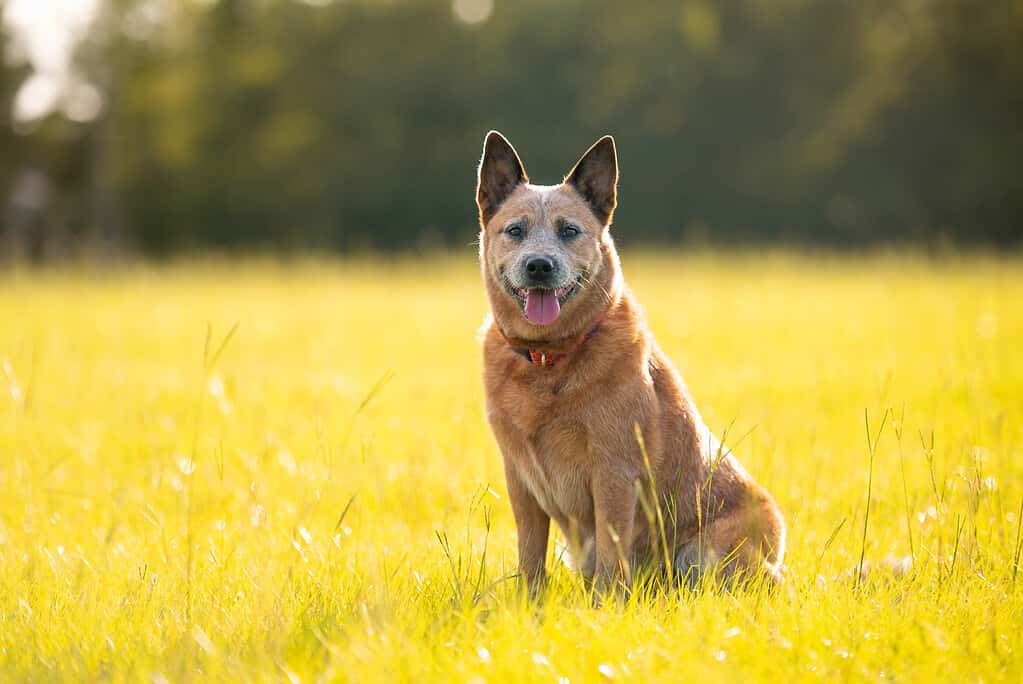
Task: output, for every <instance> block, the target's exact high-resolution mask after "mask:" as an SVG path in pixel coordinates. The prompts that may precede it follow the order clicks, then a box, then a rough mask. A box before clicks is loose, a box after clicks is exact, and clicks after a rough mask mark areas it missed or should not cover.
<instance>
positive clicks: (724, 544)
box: [675, 485, 785, 587]
mask: <svg viewBox="0 0 1023 684" xmlns="http://www.w3.org/2000/svg"><path fill="white" fill-rule="evenodd" d="M784 553H785V523H784V521H783V520H782V517H781V514H780V513H779V511H778V508H777V506H776V505H775V503H774V501H773V500H772V499H771V498H770V496H769V495H767V493H766V492H764V491H763V490H762V489H760V488H759V487H756V486H755V485H754V489H753V490H752V491H751V492H750V496H749V497H748V498H747V499H746V500H745V501H744V502H743V503H742V504H741V505H739V506H737V507H735V508H733V509H732V510H731V511H729V512H728V513H726V514H724V515H721V516H718V517H717V518H715V519H714V520H712V521H710V522H708V523H707V526H706V527H705V528H704V529H703V530H702V533H701V534H699V535H697V537H696V538H695V539H693V540H691V541H689V542H687V543H686V544H683V545H682V546H681V547H680V548H679V550H678V551H677V552H676V554H675V569H676V572H677V574H678V577H679V578H681V579H682V580H683V581H685V582H686V583H687V584H688V585H689V586H690V587H696V586H697V585H698V584H699V583H700V580H701V578H702V576H703V575H705V574H708V573H709V574H713V575H714V576H716V577H717V578H718V579H719V580H721V581H722V583H723V584H726V585H729V584H733V583H745V582H749V581H754V580H756V579H757V578H758V577H761V576H762V577H763V578H764V581H765V582H766V583H768V584H770V585H772V586H773V585H777V584H780V583H781V582H782V581H783V578H782V574H781V569H782V558H783V557H784Z"/></svg>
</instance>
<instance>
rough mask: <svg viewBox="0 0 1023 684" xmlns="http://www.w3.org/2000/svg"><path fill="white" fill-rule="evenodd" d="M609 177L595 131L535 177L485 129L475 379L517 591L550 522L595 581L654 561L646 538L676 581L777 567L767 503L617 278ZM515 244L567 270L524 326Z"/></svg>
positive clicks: (536, 581) (535, 578)
mask: <svg viewBox="0 0 1023 684" xmlns="http://www.w3.org/2000/svg"><path fill="white" fill-rule="evenodd" d="M516 165H517V166H518V168H515V167H516ZM616 183H617V160H616V157H615V151H614V142H613V140H611V139H610V138H603V139H602V140H601V141H598V143H597V144H596V145H594V147H593V148H591V149H590V151H589V152H587V153H586V154H585V155H584V156H583V158H582V159H581V160H580V162H579V163H578V164H577V166H576V168H575V169H574V170H573V172H572V173H570V175H569V177H568V178H567V179H566V182H564V183H562V184H560V185H556V186H547V187H545V186H535V185H530V184H529V183H528V177H527V176H526V174H525V170H524V169H523V168H522V167H521V162H520V161H519V160H518V156H517V155H516V154H515V152H514V150H513V149H512V148H511V145H510V144H508V143H507V141H506V140H505V139H504V138H503V137H501V136H500V134H497V133H495V132H492V133H491V134H490V135H489V136H488V138H487V142H486V145H485V148H484V158H483V161H482V162H481V164H480V182H479V186H478V188H477V200H478V203H479V206H480V224H481V233H480V262H481V269H482V273H483V281H484V284H485V286H486V291H487V295H488V298H489V300H490V306H491V311H492V316H491V317H488V320H487V322H486V323H484V328H483V359H484V370H483V382H484V386H485V390H486V404H487V418H488V420H489V422H490V425H491V427H492V429H493V432H494V435H495V437H496V438H497V442H498V445H499V446H500V449H501V453H502V455H503V457H504V465H505V475H506V479H507V484H508V493H509V496H510V499H511V504H512V509H513V512H514V516H515V522H516V526H517V529H518V537H519V544H518V545H519V569H520V572H521V573H522V574H523V575H524V576H525V578H526V579H527V581H528V584H529V586H530V588H531V589H533V590H534V591H535V590H536V589H538V588H539V587H540V586H541V584H542V581H543V579H544V573H545V568H544V565H545V559H546V555H547V544H548V536H549V530H550V521H551V519H553V520H554V522H555V523H556V524H557V525H558V527H560V528H561V530H562V532H563V533H564V535H565V537H566V539H567V541H568V543H569V545H570V548H572V549H573V552H574V554H575V556H576V561H577V564H578V567H580V568H581V569H582V571H583V573H584V574H585V575H586V576H587V577H592V578H594V579H595V581H596V585H597V587H598V588H599V589H601V590H604V589H608V588H611V587H613V586H614V585H615V584H617V583H619V582H622V583H624V584H626V585H627V584H628V581H629V578H630V570H631V569H632V568H633V567H635V565H636V564H637V563H641V564H663V560H662V559H663V558H664V557H665V552H664V548H663V545H662V544H661V543H660V539H661V538H662V537H663V538H664V539H666V540H667V546H668V552H669V553H668V555H669V556H670V562H671V563H673V564H674V565H675V566H676V569H677V570H678V572H679V573H680V575H681V574H687V575H688V577H689V578H690V579H693V578H694V577H697V576H699V575H700V574H702V573H704V572H706V571H708V570H711V569H713V570H715V571H719V572H721V573H723V574H724V575H725V576H726V577H731V576H738V577H749V576H753V575H755V574H757V573H760V572H763V574H764V575H765V576H766V577H767V578H769V579H770V580H778V579H779V578H780V570H781V567H782V557H783V554H784V546H785V526H784V522H783V520H782V516H781V513H780V512H779V510H778V508H777V506H776V505H775V503H774V501H773V499H772V498H771V496H770V495H769V494H768V493H767V492H766V491H765V490H764V489H763V488H762V487H760V486H759V485H758V484H756V483H755V482H754V481H753V479H752V478H751V477H750V476H749V475H748V474H747V473H746V471H745V470H744V469H743V468H742V466H741V465H739V463H738V461H737V460H736V459H735V457H734V456H733V455H732V454H731V453H730V452H728V451H727V449H725V448H724V447H721V446H720V445H719V443H718V442H717V440H716V438H714V437H713V435H711V434H710V433H709V431H708V430H707V428H706V426H704V424H703V422H702V420H701V419H700V416H699V413H698V412H697V411H696V408H695V407H694V405H693V402H692V400H691V399H690V397H689V395H688V393H687V391H686V387H685V385H684V383H683V381H682V379H681V377H679V375H678V373H677V372H676V371H675V369H674V368H673V367H672V365H671V363H670V361H669V360H668V359H667V358H666V357H665V356H664V354H663V353H662V352H661V350H660V349H659V348H658V347H657V344H656V343H655V341H654V338H653V335H652V334H651V332H650V330H649V329H648V327H647V325H646V322H645V320H644V318H643V314H642V312H641V310H640V308H639V306H638V304H637V303H636V301H635V299H634V297H633V295H632V293H631V292H630V291H629V289H628V287H626V285H625V283H624V281H623V279H622V274H621V268H620V265H619V261H618V255H617V253H616V252H615V247H614V242H613V240H612V238H611V235H610V231H609V229H608V225H609V224H610V219H611V216H612V213H613V211H614V205H615V201H616V196H615V186H616ZM565 221H568V222H570V223H571V224H572V225H573V226H575V227H578V228H579V229H580V230H581V233H580V235H579V236H578V237H575V238H574V239H571V240H568V241H566V240H563V239H559V238H558V233H557V226H558V225H563V223H564V222H565ZM515 222H522V225H523V226H528V233H529V238H528V239H526V240H522V239H520V240H515V239H512V238H510V237H509V236H508V234H507V233H506V232H505V231H506V229H507V226H508V225H509V224H510V223H515ZM523 250H532V251H537V250H541V251H542V252H543V253H544V254H549V255H551V256H552V258H553V259H556V260H558V261H559V263H560V264H563V265H564V268H565V270H566V271H567V272H569V273H570V274H572V275H575V274H577V275H578V277H579V279H580V280H579V282H580V283H582V285H581V287H580V288H579V289H578V290H577V291H576V293H575V294H574V295H572V296H571V297H570V298H569V299H568V300H566V301H565V303H564V304H563V306H562V310H561V314H560V315H559V316H558V318H557V319H556V320H555V321H554V322H553V323H551V324H550V325H547V326H540V325H534V324H532V323H530V322H529V321H528V320H527V319H526V318H525V316H524V315H523V305H522V304H521V303H520V302H519V301H518V300H517V299H516V298H515V297H514V296H513V295H512V294H511V293H510V292H509V291H508V287H507V286H506V281H507V280H508V279H509V278H511V277H514V272H513V271H512V269H514V268H516V264H517V263H518V260H520V259H521V257H522V251H523ZM509 273H512V275H511V276H510V275H509ZM598 319H602V322H601V324H600V326H599V328H598V329H597V331H596V333H595V334H593V336H592V337H591V338H590V339H588V340H585V341H584V339H585V335H586V333H587V332H588V331H589V330H590V329H591V327H592V326H593V323H594V322H595V321H597V320H598ZM514 347H528V348H531V349H535V350H538V351H552V352H557V351H562V352H563V351H568V352H569V353H568V355H567V356H565V357H564V358H563V359H562V360H561V361H560V362H559V363H558V364H557V365H556V366H554V367H549V368H548V367H537V366H534V365H532V364H531V363H530V362H529V361H528V360H527V359H525V358H523V356H522V355H521V354H519V353H517V352H516V351H515V350H514ZM636 425H638V426H639V429H640V431H641V434H642V437H643V441H644V443H645V448H646V453H647V456H648V459H649V470H648V467H647V465H646V463H645V462H644V457H643V451H642V450H641V448H640V445H639V442H638V440H637V437H636V433H635V428H634V426H636ZM651 475H652V478H651V477H650V476H651ZM651 492H656V500H657V502H658V505H659V507H660V510H661V516H662V518H663V520H664V533H663V535H662V534H661V532H660V530H659V529H658V528H659V527H660V525H659V524H657V523H656V520H657V516H656V515H654V514H653V510H654V509H653V507H652V506H651V505H650V503H651V502H652V501H653V500H654V498H653V496H651V494H650V493H651ZM644 501H645V504H646V505H644Z"/></svg>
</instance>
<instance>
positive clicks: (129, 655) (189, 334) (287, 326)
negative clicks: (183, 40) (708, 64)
mask: <svg viewBox="0 0 1023 684" xmlns="http://www.w3.org/2000/svg"><path fill="white" fill-rule="evenodd" d="M623 258H624V267H625V272H626V276H627V279H628V281H629V282H630V283H631V284H632V286H633V289H634V290H635V291H636V293H637V295H638V296H639V298H640V300H641V301H642V302H643V304H644V305H645V307H646V310H647V313H648V316H649V320H650V324H651V326H652V328H653V330H654V331H655V333H656V334H657V336H658V340H659V342H660V344H661V346H662V347H663V348H664V349H665V351H666V352H668V354H669V355H670V356H671V357H672V358H673V359H674V361H675V362H676V364H677V366H678V367H679V369H680V371H681V372H682V373H683V375H684V377H685V378H686V380H687V381H688V383H689V387H690V390H691V391H692V393H693V395H694V396H695V398H696V400H697V402H698V405H699V407H700V409H701V410H702V412H703V413H704V417H705V418H706V419H707V420H708V421H709V422H710V424H711V426H712V427H714V428H715V429H717V430H718V432H719V433H720V432H723V431H724V430H725V429H726V428H727V429H728V431H729V434H730V435H735V436H741V435H745V434H746V433H749V434H748V436H746V437H745V438H744V439H742V441H741V443H739V444H737V450H738V452H739V454H740V457H741V459H742V460H743V462H744V463H745V464H746V466H747V467H748V469H749V470H750V471H751V472H752V473H753V474H754V475H755V477H757V478H758V479H759V480H760V481H761V482H762V483H763V484H765V485H766V486H767V487H768V488H769V489H770V490H771V491H772V492H773V493H774V495H775V496H776V498H777V499H778V502H779V504H780V505H781V507H782V509H783V511H784V512H785V514H786V517H787V519H788V522H789V526H790V527H789V530H790V532H789V555H788V559H787V561H788V566H789V569H788V583H787V585H786V586H785V587H784V589H783V590H781V591H779V592H776V593H775V594H773V595H770V594H765V593H763V592H751V593H737V594H729V593H727V592H726V593H720V592H705V593H701V594H697V595H694V594H690V593H674V592H667V593H666V592H663V591H658V590H644V591H638V592H637V593H636V594H635V595H634V596H633V597H632V598H631V599H630V600H629V601H628V602H627V603H624V604H615V603H610V604H605V605H604V606H603V607H601V608H599V609H598V608H593V607H591V604H592V602H591V601H590V600H589V597H588V596H587V595H586V590H585V588H584V587H582V586H580V583H579V581H578V579H577V578H576V577H575V576H574V575H572V574H571V573H569V572H567V571H564V570H557V569H556V570H555V571H554V573H553V578H552V585H551V587H550V590H549V592H548V595H547V597H546V599H545V601H544V602H543V603H542V604H541V605H539V606H537V605H530V604H528V603H527V602H525V601H524V600H522V598H521V597H520V595H519V594H518V593H517V591H516V588H517V583H516V581H515V579H514V578H513V577H512V575H513V573H514V569H515V553H514V548H515V535H514V526H513V522H512V516H511V511H510V508H509V505H508V502H507V499H506V496H505V488H504V482H503V475H502V468H501V463H500V457H499V455H498V453H497V449H496V446H495V444H494V442H493V439H492V437H491V436H490V433H489V431H488V429H487V427H486V424H485V420H484V416H483V407H482V389H481V386H480V380H479V370H480V357H479V349H478V346H477V342H476V339H475V331H476V328H477V327H478V325H479V323H480V321H481V319H482V317H483V314H484V312H485V308H486V303H485V300H484V297H483V295H482V292H481V288H480V285H479V282H478V277H479V276H478V273H477V270H476V266H475V262H474V258H473V255H472V254H471V253H470V252H469V251H467V252H466V253H465V254H463V255H458V256H455V257H445V258H437V259H430V260H424V261H412V260H399V261H394V262H383V261H372V260H361V261H349V262H345V261H340V262H295V263H291V264H284V265H280V264H274V263H271V262H269V261H246V262H244V263H242V264H230V263H217V262H208V263H200V264H191V265H186V264H182V265H178V266H171V267H164V268H141V267H136V268H127V269H115V270H114V271H113V272H102V271H98V270H82V269H78V270H66V269H65V270H56V271H46V272H41V273H31V272H28V271H24V270H16V271H13V272H9V273H7V274H6V275H0V321H2V323H0V364H2V369H0V678H2V679H4V680H27V679H31V680H39V681H45V680H53V679H74V680H97V679H113V680H146V681H164V680H166V681H174V682H176V681H182V680H187V679H203V680H208V679H215V680H231V681H234V680H239V679H246V680H247V679H255V680H264V681H274V680H279V679H292V680H294V681H299V680H300V681H303V682H313V681H324V680H332V679H338V680H342V681H345V680H352V681H373V680H379V681H394V680H415V681H433V680H440V681H464V682H468V681H476V682H479V681H483V680H486V681H506V680H512V681H533V680H536V681H557V680H558V678H565V679H566V680H568V681H572V682H582V681H594V680H600V679H604V678H607V679H629V678H632V679H635V680H637V681H649V680H651V679H655V678H664V679H666V680H669V679H671V680H677V679H678V678H679V677H680V676H686V677H699V676H701V675H706V676H707V677H711V678H712V679H710V680H709V681H752V680H766V681H772V682H775V683H777V682H788V681H794V680H797V679H800V678H809V679H816V678H821V677H829V678H846V677H854V678H867V679H897V680H902V681H925V680H941V681H967V680H970V681H974V680H984V681H993V680H1007V681H1018V680H1019V678H1020V676H1021V671H1023V668H1021V666H1020V656H1019V655H1018V654H1019V653H1020V652H1021V649H1023V634H1021V631H1020V625H1021V624H1023V598H1021V592H1023V577H1018V574H1019V573H1018V563H1019V555H1020V548H1021V547H1020V544H1021V539H1020V517H1019V516H1020V513H1021V502H1023V353H1021V351H1020V350H1021V349H1023V262H1020V261H1019V260H1018V259H1006V260H999V259H995V258H990V257H972V258H968V259H948V258H945V259H941V260H937V261H931V260H927V259H925V258H922V257H893V256H884V257H866V256H865V257H855V258H853V257H850V258H838V257H830V256H827V257H816V258H814V257H806V256H794V255H785V254H781V255H766V256H752V255H745V256H740V257H736V258H734V259H730V258H728V257H726V256H725V255H714V254H705V255H685V254H671V255H650V254H647V255H643V254H633V253H630V252H628V251H627V252H625V254H624V255H623ZM235 325H237V326H238V327H237V332H236V333H235V334H234V335H233V336H232V337H231V338H230V339H228V340H227V342H226V344H224V345H223V349H222V350H220V347H221V344H222V343H223V342H224V340H225V337H226V336H228V334H229V332H230V331H231V330H232V329H233V327H234V326H235ZM207 334H209V340H208V342H207ZM218 350H220V351H219V354H218ZM865 416H866V418H867V419H868V420H869V422H870V431H871V436H870V443H869V445H868V439H867V430H866V425H865V420H864V418H865ZM882 421H883V422H882ZM729 426H730V427H729ZM877 435H879V437H877V441H876V447H875V448H874V455H873V467H872V482H871V499H870V507H869V519H867V520H865V517H866V511H867V489H868V488H867V482H868V473H869V471H870V470H871V468H870V463H871V455H870V453H871V447H873V446H874V440H875V436H877ZM861 551H862V554H863V557H864V558H865V561H866V563H867V564H868V565H870V564H872V563H873V564H875V565H876V564H877V562H878V561H882V560H883V559H884V558H885V557H888V556H893V557H902V556H906V555H910V554H912V555H913V556H914V557H915V567H914V570H913V571H912V572H910V573H909V574H907V575H905V576H903V577H897V576H893V575H892V574H891V573H888V572H886V571H884V570H880V571H877V572H874V573H869V574H867V576H866V580H865V581H864V582H862V583H860V584H857V582H855V581H854V580H853V577H854V575H855V570H856V568H857V567H858V564H859V560H860V555H861ZM552 553H553V551H552ZM550 564H551V567H555V564H554V561H553V559H552V560H551V563H550Z"/></svg>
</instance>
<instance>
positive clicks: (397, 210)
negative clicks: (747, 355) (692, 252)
mask: <svg viewBox="0 0 1023 684" xmlns="http://www.w3.org/2000/svg"><path fill="white" fill-rule="evenodd" d="M0 1H2V0H0ZM10 39H11V37H10V36H5V37H4V38H0V40H4V41H9V40H10ZM0 47H3V46H0ZM76 62H77V63H76V69H77V70H78V72H79V73H81V74H85V75H86V76H87V78H88V79H89V80H90V82H91V83H92V84H93V85H94V86H95V87H96V88H98V92H100V93H101V94H102V96H103V107H102V109H101V110H100V111H99V112H98V115H97V116H95V117H93V118H89V119H88V120H79V121H73V120H71V119H70V118H68V117H67V116H66V115H65V114H59V113H54V114H51V115H50V116H47V117H45V118H43V119H41V120H38V121H33V122H19V121H15V120H14V119H13V118H12V113H11V106H10V103H11V102H12V98H13V97H14V94H15V92H16V91H17V88H18V87H19V84H20V83H22V82H23V80H24V79H25V77H26V75H27V69H28V68H27V67H26V65H25V64H21V63H18V60H16V59H8V60H7V61H6V63H5V65H4V67H3V69H2V70H0V100H2V101H3V102H4V112H3V116H4V119H3V125H2V126H0V147H2V149H3V150H4V151H3V154H2V155H0V201H3V203H4V207H5V208H4V212H3V214H2V217H3V221H4V225H3V228H2V229H0V232H2V233H3V235H2V236H0V238H3V239H0V245H6V249H8V250H13V249H20V250H22V251H23V252H25V251H27V252H28V253H29V254H30V255H35V256H40V255H41V256H45V255H47V254H52V253H60V252H62V251H68V250H77V249H82V248H84V247H88V246H89V245H92V246H96V245H99V246H111V245H112V246H115V247H118V248H127V249H130V250H139V251H142V252H145V253H149V254H163V253H168V252H172V251H174V250H178V249H182V248H184V249H194V248H199V247H205V246H215V247H218V248H228V247H246V248H248V247H253V248H259V249H262V248H295V249H309V248H321V247H322V248H330V249H355V248H361V247H377V248H395V247H416V246H423V245H429V246H441V245H445V246H464V245H466V244H468V243H470V242H471V241H472V240H473V239H474V231H475V206H474V203H473V196H474V195H473V186H474V182H475V165H476V162H477V159H478V156H479V154H480V149H481V144H482V140H483V135H484V133H485V132H486V131H487V130H489V129H491V128H497V129H499V130H501V131H502V132H504V133H505V134H506V135H508V136H509V138H510V139H511V140H512V142H513V143H514V144H515V145H516V147H517V148H518V150H519V152H520V154H521V155H522V156H523V158H524V161H525V163H526V167H527V169H528V171H529V173H530V175H531V177H532V178H533V180H534V181H535V182H556V181H558V180H560V178H561V176H562V175H563V174H564V173H565V172H566V171H567V170H568V168H569V166H570V165H571V164H572V163H573V162H574V161H575V159H576V158H577V156H578V155H579V154H581V152H582V151H583V150H584V149H585V148H586V147H587V146H588V145H589V144H590V143H591V142H592V141H593V140H594V139H596V137H597V136H599V135H600V134H603V133H605V132H610V133H612V134H614V135H615V136H616V139H617V141H618V148H619V157H620V164H621V167H622V173H623V175H622V180H621V200H622V205H621V207H620V209H619V212H618V214H617V215H616V225H617V226H618V229H617V232H618V235H619V236H620V238H621V239H623V240H628V241H634V240H635V241H661V242H679V241H682V240H687V241H711V242H715V243H750V242H756V243H763V242H768V241H787V242H804V243H822V244H832V245H838V246H850V245H858V244H864V243H872V242H878V241H903V240H905V241H923V242H928V243H931V242H934V241H938V240H941V241H946V240H950V241H953V242H957V243H977V242H979V243H984V244H996V245H1010V244H1012V243H1018V242H1019V241H1020V237H1021V236H1023V227H1021V225H1020V219H1021V217H1023V162H1021V160H1023V123H1021V122H1023V118H1021V117H1023V2H1020V1H1019V0H730V1H728V2H710V1H709V0H703V1H685V2H677V1H675V2H669V1H667V0H650V1H648V2H644V3H625V2H614V1H610V0H603V1H601V0H590V1H583V0H563V1H562V2H557V3H549V2H541V1H540V0H516V1H515V2H511V1H508V0H496V2H495V3H492V2H491V0H455V2H454V3H452V2H451V0H418V1H412V0H407V1H402V0H344V1H331V0H303V1H298V0H202V1H200V0H104V1H103V2H102V3H101V6H100V11H99V13H98V15H97V17H96V20H95V22H94V25H93V27H92V29H91V30H90V31H89V33H88V35H87V36H86V38H85V40H83V41H81V44H80V45H79V47H78V51H77V57H76ZM79 118H80V119H81V117H79ZM4 236H5V237H4ZM2 249H3V248H2V247H0V250H2Z"/></svg>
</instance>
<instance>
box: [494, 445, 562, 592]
mask: <svg viewBox="0 0 1023 684" xmlns="http://www.w3.org/2000/svg"><path fill="white" fill-rule="evenodd" d="M504 476H505V480H506V481H507V484H508V498H509V499H511V506H512V514H513V515H514V516H515V529H516V531H517V532H518V537H519V574H521V575H522V576H523V577H524V578H525V579H526V586H527V587H529V593H530V594H532V595H534V596H535V595H537V594H538V593H539V591H540V589H542V588H543V583H544V578H545V574H546V567H545V566H546V561H547V540H548V538H549V537H550V529H551V517H550V516H549V515H547V513H546V512H545V511H544V510H543V509H542V508H541V507H540V504H539V503H537V501H536V498H535V497H534V496H533V494H532V492H530V491H529V488H528V487H527V486H526V484H525V483H524V482H523V481H522V478H521V477H520V476H519V474H518V472H516V470H515V464H514V463H513V462H512V461H511V459H508V458H505V460H504Z"/></svg>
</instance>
